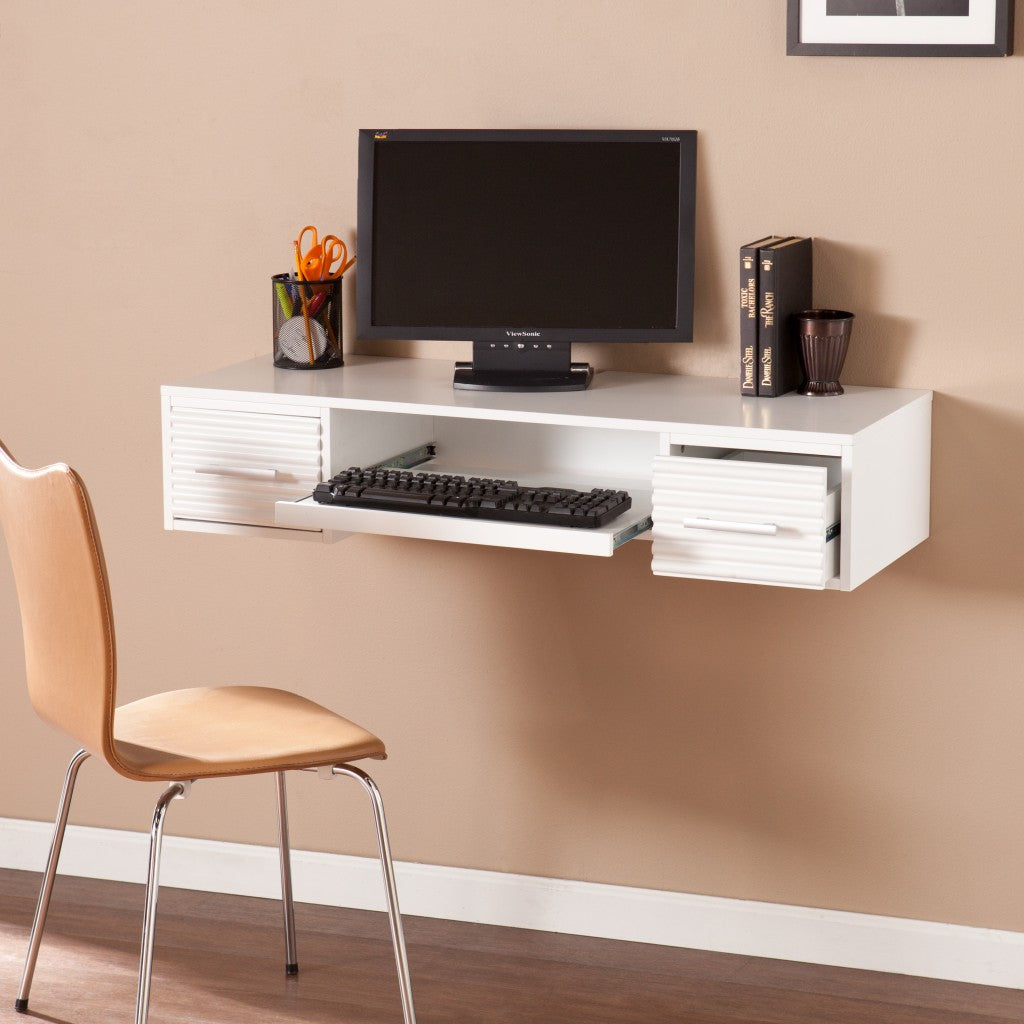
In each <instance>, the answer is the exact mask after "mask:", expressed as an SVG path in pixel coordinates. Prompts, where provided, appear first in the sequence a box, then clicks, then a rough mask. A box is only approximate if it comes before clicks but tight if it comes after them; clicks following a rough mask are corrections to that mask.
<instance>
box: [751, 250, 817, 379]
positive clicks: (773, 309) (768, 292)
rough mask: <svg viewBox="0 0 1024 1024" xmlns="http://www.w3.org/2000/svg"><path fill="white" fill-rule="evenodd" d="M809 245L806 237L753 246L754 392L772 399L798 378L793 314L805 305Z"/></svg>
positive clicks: (808, 301) (809, 278) (809, 284)
mask: <svg viewBox="0 0 1024 1024" xmlns="http://www.w3.org/2000/svg"><path fill="white" fill-rule="evenodd" d="M811 250H812V240H811V239H810V238H787V239H785V240H784V241H782V242H776V243H775V244H774V245H769V246H762V247H761V249H760V250H759V253H758V272H759V273H758V323H757V327H758V363H759V369H758V379H757V393H758V396H759V397H763V398H775V397H777V396H778V395H784V394H786V392H787V391H793V390H794V389H795V388H798V387H799V386H800V384H801V383H802V378H803V371H802V369H801V364H800V338H799V335H798V333H797V322H796V317H795V315H794V314H796V313H799V312H800V310H802V309H809V308H810V306H811V302H812V299H811V296H812V292H813V281H812V274H813V269H812V251H811Z"/></svg>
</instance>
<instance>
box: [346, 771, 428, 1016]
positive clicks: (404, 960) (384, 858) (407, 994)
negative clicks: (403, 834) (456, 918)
mask: <svg viewBox="0 0 1024 1024" xmlns="http://www.w3.org/2000/svg"><path fill="white" fill-rule="evenodd" d="M331 774H332V775H345V776H347V777H348V778H350V779H355V780H356V781H357V782H358V783H360V784H361V785H362V787H363V789H365V790H366V792H367V794H368V795H369V797H370V804H371V805H372V807H373V823H374V825H375V826H376V828H377V849H378V850H379V851H380V866H381V871H382V872H383V874H384V892H385V895H386V897H387V907H388V922H389V923H390V925H391V943H392V945H393V946H394V949H395V966H396V967H397V968H398V988H399V991H400V993H401V996H402V1017H403V1018H404V1020H405V1024H416V1012H415V1010H414V1009H413V1005H412V981H411V980H410V978H409V959H408V957H407V956H406V952H405V932H404V931H403V929H402V915H401V913H400V912H399V909H398V889H397V887H396V885H395V869H394V865H393V864H392V863H391V844H390V843H389V842H388V827H387V822H386V821H385V819H384V801H383V800H381V796H380V790H378V789H377V784H376V783H375V782H374V781H373V779H371V778H370V776H369V775H367V774H366V772H364V771H361V770H360V769H359V768H356V767H354V766H352V765H350V764H337V765H335V766H334V767H333V768H331Z"/></svg>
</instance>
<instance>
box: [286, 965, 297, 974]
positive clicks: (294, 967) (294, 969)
mask: <svg viewBox="0 0 1024 1024" xmlns="http://www.w3.org/2000/svg"><path fill="white" fill-rule="evenodd" d="M284 973H285V974H298V973H299V965H298V964H285V965H284Z"/></svg>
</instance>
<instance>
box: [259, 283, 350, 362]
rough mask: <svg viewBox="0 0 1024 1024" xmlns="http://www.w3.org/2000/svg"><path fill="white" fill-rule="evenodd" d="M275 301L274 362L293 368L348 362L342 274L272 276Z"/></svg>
mask: <svg viewBox="0 0 1024 1024" xmlns="http://www.w3.org/2000/svg"><path fill="white" fill-rule="evenodd" d="M270 282H271V289H272V298H273V303H274V365H275V366H282V367H285V368H287V369H289V370H322V369H326V368H328V367H331V366H344V365H345V360H344V359H343V357H342V353H341V278H340V277H339V278H337V279H336V280H333V281H309V282H307V281H299V280H296V279H294V278H293V277H292V276H290V275H289V274H275V275H274V276H273V277H272V278H271V279H270Z"/></svg>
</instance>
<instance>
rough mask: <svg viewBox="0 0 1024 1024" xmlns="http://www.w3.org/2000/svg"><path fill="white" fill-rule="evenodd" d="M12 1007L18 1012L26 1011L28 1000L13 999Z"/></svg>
mask: <svg viewBox="0 0 1024 1024" xmlns="http://www.w3.org/2000/svg"><path fill="white" fill-rule="evenodd" d="M14 1008H15V1010H17V1011H18V1013H28V1000H27V999H15V1000H14Z"/></svg>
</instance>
